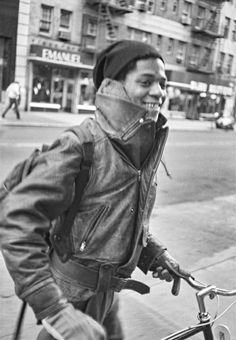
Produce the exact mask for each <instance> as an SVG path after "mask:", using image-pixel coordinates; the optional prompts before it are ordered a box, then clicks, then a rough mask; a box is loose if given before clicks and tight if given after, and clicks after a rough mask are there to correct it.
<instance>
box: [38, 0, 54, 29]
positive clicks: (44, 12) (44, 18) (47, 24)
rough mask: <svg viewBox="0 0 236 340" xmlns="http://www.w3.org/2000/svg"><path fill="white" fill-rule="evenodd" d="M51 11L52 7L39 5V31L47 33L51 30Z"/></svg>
mask: <svg viewBox="0 0 236 340" xmlns="http://www.w3.org/2000/svg"><path fill="white" fill-rule="evenodd" d="M52 11H53V7H50V6H46V5H41V19H40V26H39V32H40V33H47V34H49V33H50V32H51V26H52Z"/></svg>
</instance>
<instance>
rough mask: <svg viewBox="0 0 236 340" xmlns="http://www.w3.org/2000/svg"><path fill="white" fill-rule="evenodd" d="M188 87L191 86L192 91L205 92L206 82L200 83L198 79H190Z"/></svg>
mask: <svg viewBox="0 0 236 340" xmlns="http://www.w3.org/2000/svg"><path fill="white" fill-rule="evenodd" d="M190 88H191V90H194V91H199V92H206V91H207V84H206V83H202V82H200V81H194V80H191V82H190Z"/></svg>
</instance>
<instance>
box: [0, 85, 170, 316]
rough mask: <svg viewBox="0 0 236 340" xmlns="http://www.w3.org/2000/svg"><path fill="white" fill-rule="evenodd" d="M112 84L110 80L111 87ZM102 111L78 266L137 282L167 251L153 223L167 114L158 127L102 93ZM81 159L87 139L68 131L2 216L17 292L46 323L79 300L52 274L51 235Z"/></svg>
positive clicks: (79, 232)
mask: <svg viewBox="0 0 236 340" xmlns="http://www.w3.org/2000/svg"><path fill="white" fill-rule="evenodd" d="M109 84H110V83H109V80H106V81H105V82H104V85H103V86H104V87H106V86H109ZM96 106H97V111H96V114H95V119H86V120H85V121H84V122H83V123H82V124H81V128H83V125H86V126H87V128H89V129H90V131H91V133H92V135H93V138H94V159H93V164H92V167H91V169H90V178H89V182H88V184H87V186H86V188H85V191H84V193H83V197H82V200H81V203H80V205H79V207H78V213H77V216H76V218H75V220H74V224H73V227H72V234H71V241H72V247H73V254H74V255H73V259H72V261H75V262H76V261H78V262H80V263H83V264H86V265H88V266H89V267H92V268H96V267H98V266H99V265H100V264H102V263H110V264H112V265H114V268H116V274H117V275H120V276H122V277H130V275H131V273H132V272H133V270H134V269H135V267H136V266H137V265H139V267H140V268H141V269H142V270H143V271H144V272H147V270H148V269H149V268H150V266H151V264H152V262H153V260H154V258H155V257H156V255H157V254H158V253H159V252H161V251H162V250H163V249H164V247H163V246H162V245H161V244H160V243H159V242H156V241H154V240H153V239H152V237H151V235H150V234H149V218H150V214H151V211H152V208H153V204H154V200H155V196H156V172H157V168H158V166H159V163H160V161H161V157H162V153H163V149H164V145H165V142H166V138H167V134H168V128H167V127H163V125H164V124H165V123H166V120H165V118H164V117H163V116H162V115H160V116H159V119H158V122H157V123H155V122H153V121H151V120H149V119H145V111H144V109H143V108H142V107H140V106H138V105H135V104H133V103H131V102H129V101H128V100H127V99H126V98H125V99H124V98H123V95H122V96H121V97H117V96H112V95H108V94H106V93H104V92H103V91H102V88H101V89H100V91H99V92H98V94H97V99H96ZM143 137H144V138H143ZM141 143H142V144H143V145H141ZM140 149H142V151H141V152H140ZM141 153H142V154H141ZM135 155H138V157H135ZM81 159H82V151H81V141H79V140H78V138H77V137H76V136H75V135H73V134H72V133H71V132H64V133H63V134H62V135H61V136H60V137H59V138H58V139H57V140H56V141H55V142H54V143H53V144H52V145H51V147H50V149H49V150H48V151H47V152H46V153H42V154H41V155H40V156H38V158H37V159H36V161H35V164H34V166H33V170H32V172H31V173H30V175H28V176H27V177H26V178H25V179H24V181H23V182H22V183H20V184H19V185H18V186H17V187H16V188H15V189H14V190H13V191H12V192H10V193H9V194H8V196H7V198H6V200H7V202H6V204H5V205H4V209H3V210H2V211H1V212H0V220H1V232H0V240H1V245H2V252H3V256H4V259H5V262H6V265H7V267H8V270H9V272H10V274H11V276H12V278H13V280H14V282H15V287H16V293H17V294H18V296H19V297H20V298H22V299H24V300H26V301H27V302H28V303H29V304H30V305H31V307H32V308H33V310H34V311H35V314H36V316H37V318H38V319H42V318H44V317H46V316H47V315H49V314H50V313H53V312H54V311H56V310H58V309H59V308H60V301H62V300H63V299H64V298H67V299H69V300H70V298H72V297H71V296H70V294H69V293H68V289H71V287H70V286H71V282H68V283H67V284H66V285H65V281H66V279H65V277H63V275H59V273H58V272H57V270H56V269H55V270H52V269H51V266H50V261H49V258H48V254H47V244H46V242H45V239H44V236H45V234H46V233H47V232H48V231H49V230H50V228H51V225H52V221H56V223H60V220H62V219H63V212H64V211H66V209H67V208H68V207H69V205H70V204H71V202H72V200H73V195H74V181H75V177H76V176H77V175H78V169H79V166H80V162H81ZM73 284H74V283H73ZM72 286H73V285H72ZM76 294H77V295H79V296H80V297H81V296H82V295H83V298H86V297H89V296H90V295H91V294H93V292H91V291H89V289H85V288H83V289H82V288H81V287H77V291H76ZM72 295H75V292H73V294H72Z"/></svg>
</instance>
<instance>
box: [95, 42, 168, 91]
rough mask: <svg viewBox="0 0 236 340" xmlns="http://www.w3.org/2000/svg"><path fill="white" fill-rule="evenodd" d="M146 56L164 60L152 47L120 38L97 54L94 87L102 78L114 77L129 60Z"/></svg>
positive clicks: (99, 83) (97, 86) (97, 85)
mask: <svg viewBox="0 0 236 340" xmlns="http://www.w3.org/2000/svg"><path fill="white" fill-rule="evenodd" d="M147 57H153V58H160V59H161V60H162V61H163V62H164V60H163V58H162V56H161V55H160V54H159V53H158V52H157V51H156V49H155V48H154V47H152V46H151V45H148V44H146V43H143V42H140V41H134V40H120V41H117V42H115V43H113V44H111V45H109V46H108V47H107V48H106V49H104V50H103V51H102V52H101V53H100V54H99V55H98V58H97V61H96V64H95V67H94V69H93V81H94V85H95V87H96V89H98V88H99V86H100V85H101V83H102V81H103V79H104V78H110V79H116V77H117V76H118V74H119V73H120V72H121V71H122V69H123V68H124V67H125V66H126V65H127V64H128V63H129V62H130V61H132V60H138V59H142V58H147Z"/></svg>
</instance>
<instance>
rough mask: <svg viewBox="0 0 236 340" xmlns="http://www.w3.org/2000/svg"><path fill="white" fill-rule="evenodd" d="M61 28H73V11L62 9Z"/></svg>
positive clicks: (68, 29)
mask: <svg viewBox="0 0 236 340" xmlns="http://www.w3.org/2000/svg"><path fill="white" fill-rule="evenodd" d="M60 28H62V29H63V30H66V31H70V28H71V12H69V11H66V10H64V9H61V16H60Z"/></svg>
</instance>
